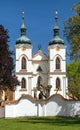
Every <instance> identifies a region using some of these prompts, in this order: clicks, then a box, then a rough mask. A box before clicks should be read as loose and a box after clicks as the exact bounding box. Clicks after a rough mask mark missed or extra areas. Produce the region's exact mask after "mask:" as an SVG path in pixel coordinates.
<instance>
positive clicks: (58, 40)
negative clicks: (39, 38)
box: [49, 36, 64, 45]
mask: <svg viewBox="0 0 80 130" xmlns="http://www.w3.org/2000/svg"><path fill="white" fill-rule="evenodd" d="M53 44H64V41H63V40H62V39H61V38H60V37H59V36H55V37H53V38H52V39H51V41H50V42H49V45H53Z"/></svg>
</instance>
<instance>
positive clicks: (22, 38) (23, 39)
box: [16, 12, 31, 44]
mask: <svg viewBox="0 0 80 130" xmlns="http://www.w3.org/2000/svg"><path fill="white" fill-rule="evenodd" d="M20 31H21V36H20V37H19V38H18V39H17V40H16V44H31V40H30V39H29V38H28V37H27V36H26V26H25V23H24V12H22V24H21V28H20Z"/></svg>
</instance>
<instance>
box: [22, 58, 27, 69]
mask: <svg viewBox="0 0 80 130" xmlns="http://www.w3.org/2000/svg"><path fill="white" fill-rule="evenodd" d="M22 69H26V59H25V58H24V57H23V58H22Z"/></svg>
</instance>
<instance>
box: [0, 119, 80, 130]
mask: <svg viewBox="0 0 80 130" xmlns="http://www.w3.org/2000/svg"><path fill="white" fill-rule="evenodd" d="M0 130H80V118H71V117H69V118H68V117H24V118H13V119H0Z"/></svg>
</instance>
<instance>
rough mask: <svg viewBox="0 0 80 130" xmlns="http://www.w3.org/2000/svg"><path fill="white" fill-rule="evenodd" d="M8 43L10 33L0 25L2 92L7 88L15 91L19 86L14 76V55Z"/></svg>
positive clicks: (0, 86)
mask: <svg viewBox="0 0 80 130" xmlns="http://www.w3.org/2000/svg"><path fill="white" fill-rule="evenodd" d="M8 42H9V36H8V31H7V30H6V29H4V27H3V26H2V25H0V90H5V89H6V87H8V88H9V89H11V90H13V89H14V88H15V86H16V85H17V84H19V82H18V80H17V78H16V77H15V76H14V67H15V66H14V60H13V56H14V54H13V52H12V51H10V50H9V45H8Z"/></svg>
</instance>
